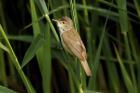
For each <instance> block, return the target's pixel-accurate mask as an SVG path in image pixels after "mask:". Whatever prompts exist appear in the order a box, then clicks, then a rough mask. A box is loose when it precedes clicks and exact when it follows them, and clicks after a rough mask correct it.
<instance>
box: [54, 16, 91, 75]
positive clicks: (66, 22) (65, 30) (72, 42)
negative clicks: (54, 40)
mask: <svg viewBox="0 0 140 93" xmlns="http://www.w3.org/2000/svg"><path fill="white" fill-rule="evenodd" d="M53 21H55V22H56V23H57V26H58V28H59V31H60V37H61V41H62V45H63V47H64V49H65V50H66V51H68V52H69V53H70V54H72V55H75V56H76V57H77V58H78V59H79V60H80V62H81V65H82V67H83V69H84V71H85V73H86V75H87V76H92V73H91V70H90V68H89V66H88V63H87V54H86V48H85V46H84V44H83V42H82V40H81V38H80V35H79V34H78V32H77V31H76V30H75V29H74V26H73V22H72V20H71V19H70V18H69V17H63V18H62V19H60V20H53Z"/></svg>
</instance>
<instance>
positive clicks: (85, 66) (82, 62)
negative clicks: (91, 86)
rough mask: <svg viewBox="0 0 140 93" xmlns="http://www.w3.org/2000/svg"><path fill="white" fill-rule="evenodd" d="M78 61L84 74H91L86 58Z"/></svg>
mask: <svg viewBox="0 0 140 93" xmlns="http://www.w3.org/2000/svg"><path fill="white" fill-rule="evenodd" d="M80 62H81V65H82V67H83V69H84V71H85V73H86V75H87V76H92V73H91V70H90V68H89V65H88V63H87V61H86V60H84V61H83V60H81V61H80Z"/></svg>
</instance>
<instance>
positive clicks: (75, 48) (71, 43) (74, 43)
mask: <svg viewBox="0 0 140 93" xmlns="http://www.w3.org/2000/svg"><path fill="white" fill-rule="evenodd" d="M66 33H67V34H66ZM66 33H63V34H62V36H61V37H62V42H63V43H62V44H63V46H64V48H65V50H67V51H68V52H70V53H72V54H73V55H75V56H77V57H78V58H79V59H83V57H84V59H85V57H86V50H85V47H83V46H84V45H82V44H83V43H81V42H82V41H81V38H80V36H79V34H77V35H75V34H74V33H73V32H72V31H67V32H66Z"/></svg>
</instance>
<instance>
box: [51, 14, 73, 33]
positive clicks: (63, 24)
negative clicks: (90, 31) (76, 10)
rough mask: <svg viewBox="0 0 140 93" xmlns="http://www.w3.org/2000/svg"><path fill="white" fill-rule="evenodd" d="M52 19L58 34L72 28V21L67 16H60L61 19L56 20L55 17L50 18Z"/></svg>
mask: <svg viewBox="0 0 140 93" xmlns="http://www.w3.org/2000/svg"><path fill="white" fill-rule="evenodd" d="M52 20H53V21H54V22H55V23H56V24H57V26H58V29H59V31H60V34H62V33H63V32H65V31H69V30H71V29H72V28H73V22H72V20H71V19H70V18H69V17H67V16H65V17H62V18H61V19H58V20H56V19H52Z"/></svg>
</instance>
